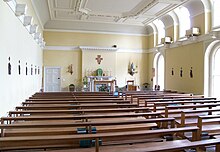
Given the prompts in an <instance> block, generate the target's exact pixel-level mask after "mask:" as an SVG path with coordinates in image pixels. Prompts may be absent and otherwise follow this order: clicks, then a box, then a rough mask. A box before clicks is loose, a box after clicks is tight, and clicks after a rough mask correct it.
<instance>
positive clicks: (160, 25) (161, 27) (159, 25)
mask: <svg viewBox="0 0 220 152" xmlns="http://www.w3.org/2000/svg"><path fill="white" fill-rule="evenodd" d="M153 23H154V24H155V26H156V27H157V31H158V35H157V37H158V39H157V44H161V38H164V37H165V26H164V23H163V22H162V21H161V20H159V19H157V20H155V21H153Z"/></svg>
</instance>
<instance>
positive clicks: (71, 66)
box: [67, 64, 73, 75]
mask: <svg viewBox="0 0 220 152" xmlns="http://www.w3.org/2000/svg"><path fill="white" fill-rule="evenodd" d="M67 69H68V70H67V72H68V73H70V74H71V75H72V74H73V65H72V64H70V65H69V66H68V68H67Z"/></svg>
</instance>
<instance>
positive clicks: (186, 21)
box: [174, 6, 191, 38]
mask: <svg viewBox="0 0 220 152" xmlns="http://www.w3.org/2000/svg"><path fill="white" fill-rule="evenodd" d="M174 12H175V13H176V14H177V16H178V18H179V37H180V38H182V37H185V33H186V30H188V29H190V27H191V22H190V12H189V10H188V9H187V8H186V7H184V6H180V7H178V8H176V9H175V10H174Z"/></svg>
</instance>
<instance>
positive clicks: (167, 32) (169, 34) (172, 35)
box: [166, 26, 174, 40]
mask: <svg viewBox="0 0 220 152" xmlns="http://www.w3.org/2000/svg"><path fill="white" fill-rule="evenodd" d="M173 31H174V27H173V26H170V27H168V28H167V29H166V36H170V37H172V40H173V38H174V32H173Z"/></svg>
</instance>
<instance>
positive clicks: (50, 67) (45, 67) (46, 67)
mask: <svg viewBox="0 0 220 152" xmlns="http://www.w3.org/2000/svg"><path fill="white" fill-rule="evenodd" d="M54 68H57V69H59V70H60V74H59V77H60V88H59V91H61V67H59V66H44V79H43V80H44V92H45V90H46V89H45V88H46V83H45V78H46V69H54Z"/></svg>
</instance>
